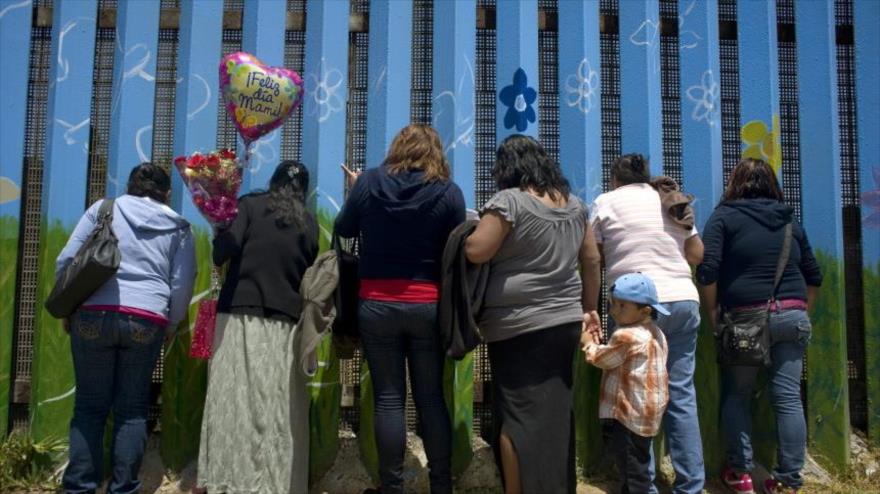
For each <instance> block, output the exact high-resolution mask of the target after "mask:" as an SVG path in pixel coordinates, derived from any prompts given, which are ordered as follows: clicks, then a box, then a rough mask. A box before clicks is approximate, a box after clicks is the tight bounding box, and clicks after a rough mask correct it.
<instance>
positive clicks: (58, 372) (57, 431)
mask: <svg viewBox="0 0 880 494" xmlns="http://www.w3.org/2000/svg"><path fill="white" fill-rule="evenodd" d="M70 233H71V232H70V231H69V230H68V229H66V228H64V227H63V226H62V225H61V223H60V222H58V221H54V222H52V223H51V224H50V223H48V222H47V220H46V219H45V218H43V221H42V223H41V225H40V255H39V271H38V274H37V293H36V300H37V305H36V310H35V312H36V319H35V321H34V360H33V366H32V368H31V403H30V413H31V417H30V418H31V433H32V434H33V437H34V439H35V440H36V441H42V440H44V439H47V438H50V437H67V428H68V425H69V423H70V418H71V416H72V414H73V389H74V379H73V362H72V359H71V355H70V338H69V337H68V336H67V333H65V332H64V329H63V328H62V325H61V321H60V320H58V319H55V318H54V317H52V316H51V315H50V314H49V313H48V312H47V311H46V309H44V308H43V301H45V300H46V297H48V296H49V293H50V292H51V291H52V287H53V286H54V285H55V260H56V259H57V258H58V254H59V253H61V249H63V248H64V245H65V244H66V243H67V239H68V238H69V237H70Z"/></svg>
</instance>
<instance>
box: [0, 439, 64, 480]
mask: <svg viewBox="0 0 880 494" xmlns="http://www.w3.org/2000/svg"><path fill="white" fill-rule="evenodd" d="M66 450H67V443H66V441H64V440H63V439H60V438H58V437H54V436H53V437H47V438H45V439H42V440H40V441H35V440H34V438H33V437H32V436H31V435H30V434H28V433H27V432H25V431H15V432H13V433H12V434H10V435H9V437H7V438H6V439H5V440H4V441H3V442H2V443H0V492H10V491H19V490H25V491H33V490H43V489H51V490H55V489H56V488H58V484H57V482H56V481H54V480H51V477H52V472H53V470H54V469H55V468H56V466H57V465H58V461H59V459H60V458H61V456H62V455H63V454H64V452H65V451H66Z"/></svg>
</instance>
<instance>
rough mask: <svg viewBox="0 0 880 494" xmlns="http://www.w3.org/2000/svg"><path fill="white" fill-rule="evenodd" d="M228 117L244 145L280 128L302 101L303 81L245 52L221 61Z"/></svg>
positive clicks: (223, 90) (233, 54) (289, 71)
mask: <svg viewBox="0 0 880 494" xmlns="http://www.w3.org/2000/svg"><path fill="white" fill-rule="evenodd" d="M220 91H221V92H222V93H223V99H224V100H225V101H226V113H227V114H229V118H231V119H232V122H233V123H234V124H235V128H236V129H237V130H238V133H239V134H240V135H241V137H242V139H244V141H245V143H251V142H253V141H256V140H257V139H259V138H260V137H261V136H263V135H265V134H267V133H269V132H271V131H272V130H274V129H276V128H278V127H279V126H281V124H283V123H284V120H286V119H287V117H289V116H290V114H291V113H292V112H293V110H294V109H295V108H296V107H297V106H299V104H300V103H301V102H302V98H303V81H302V78H301V77H300V76H299V74H297V73H296V72H294V71H292V70H287V69H285V68H284V67H268V66H266V65H265V64H263V62H261V61H260V60H259V59H258V58H257V57H255V56H253V55H251V54H249V53H244V52H237V53H232V54H230V55H226V56H225V57H223V58H222V59H221V60H220Z"/></svg>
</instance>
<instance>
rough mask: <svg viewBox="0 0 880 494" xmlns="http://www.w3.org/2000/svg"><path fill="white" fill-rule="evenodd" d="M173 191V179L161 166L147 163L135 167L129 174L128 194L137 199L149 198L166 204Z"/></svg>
mask: <svg viewBox="0 0 880 494" xmlns="http://www.w3.org/2000/svg"><path fill="white" fill-rule="evenodd" d="M169 190H171V177H169V176H168V172H167V171H165V169H164V168H162V167H161V166H159V165H154V164H153V163H150V162H149V161H145V162H143V163H141V164H140V165H138V166H136V167H134V168H133V169H132V170H131V173H129V174H128V184H127V185H126V193H127V194H129V195H132V196H137V197H149V198H150V199H153V200H154V201H157V202H161V203H162V204H165V203H166V202H168V191H169Z"/></svg>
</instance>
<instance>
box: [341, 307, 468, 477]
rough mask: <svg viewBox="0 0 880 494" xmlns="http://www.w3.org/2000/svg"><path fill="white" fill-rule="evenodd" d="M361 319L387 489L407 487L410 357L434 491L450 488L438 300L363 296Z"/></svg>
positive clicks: (449, 445)
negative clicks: (381, 299)
mask: <svg viewBox="0 0 880 494" xmlns="http://www.w3.org/2000/svg"><path fill="white" fill-rule="evenodd" d="M358 323H359V325H360V332H361V341H362V343H363V348H364V356H365V357H366V359H367V364H368V365H369V366H370V376H371V377H372V380H373V399H374V401H375V410H376V420H375V425H374V427H375V434H376V446H377V447H378V450H379V476H380V478H381V480H382V493H383V494H386V493H398V492H403V455H404V451H405V449H406V419H405V416H404V407H405V403H406V363H407V361H408V362H409V377H410V382H411V385H412V392H413V400H414V401H415V403H416V410H417V411H418V415H419V436H421V438H422V440H423V442H424V444H425V453H426V455H427V457H428V467H429V468H430V480H431V492H432V493H434V494H437V493H451V492H452V474H451V470H450V468H451V466H450V465H451V459H452V432H451V429H452V425H451V423H450V420H449V412H448V411H447V409H446V402H445V401H444V398H443V365H444V363H445V357H444V352H443V348H442V346H441V344H440V334H439V330H438V328H437V304H434V303H425V304H408V303H399V302H379V301H374V300H361V302H360V306H359V308H358Z"/></svg>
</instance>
